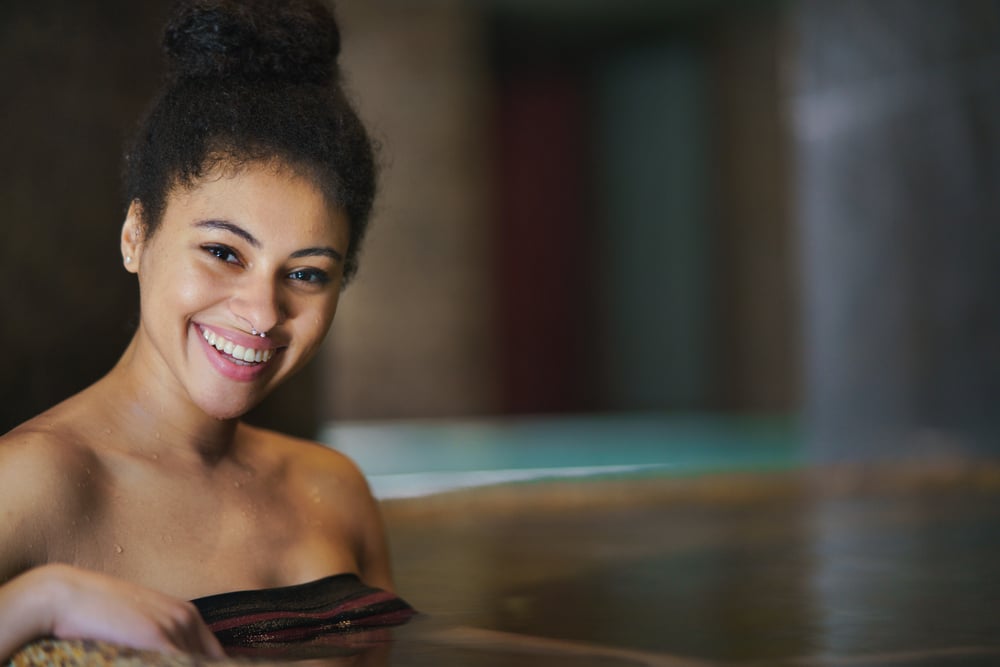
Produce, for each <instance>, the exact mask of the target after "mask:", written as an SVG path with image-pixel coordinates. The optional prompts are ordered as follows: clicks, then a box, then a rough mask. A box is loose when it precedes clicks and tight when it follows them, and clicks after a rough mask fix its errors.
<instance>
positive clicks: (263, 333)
mask: <svg viewBox="0 0 1000 667" xmlns="http://www.w3.org/2000/svg"><path fill="white" fill-rule="evenodd" d="M250 335H252V336H260V337H261V338H267V332H266V331H257V330H256V329H254V328H253V327H250Z"/></svg>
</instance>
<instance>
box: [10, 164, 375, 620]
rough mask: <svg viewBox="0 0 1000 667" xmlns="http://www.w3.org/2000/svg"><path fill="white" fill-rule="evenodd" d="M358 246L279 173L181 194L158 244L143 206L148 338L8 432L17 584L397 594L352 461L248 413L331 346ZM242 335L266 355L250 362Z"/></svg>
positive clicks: (313, 198) (137, 224) (134, 210)
mask: <svg viewBox="0 0 1000 667" xmlns="http://www.w3.org/2000/svg"><path fill="white" fill-rule="evenodd" d="M348 238H349V237H348V229H347V223H346V220H345V219H344V217H343V215H342V213H341V212H340V211H339V210H338V209H337V208H335V207H332V206H330V205H329V204H328V202H327V200H326V199H325V198H324V196H323V195H322V193H321V192H320V191H319V190H318V189H317V188H316V187H314V186H313V184H312V183H311V182H310V181H309V180H307V179H305V178H302V177H300V176H299V175H297V174H296V173H295V172H294V171H292V170H290V169H287V168H284V167H282V166H280V165H279V166H277V167H276V166H274V165H252V166H250V167H248V168H246V169H244V170H242V171H240V172H237V173H214V174H210V175H209V176H208V177H206V178H204V179H202V180H200V181H199V182H198V183H196V184H195V185H194V186H193V187H190V188H177V189H175V190H174V191H173V192H172V193H171V194H170V196H169V198H168V202H167V206H166V209H165V212H164V216H163V219H162V221H161V223H160V226H159V227H158V228H157V229H156V231H155V232H154V233H153V234H149V233H148V231H147V229H146V227H145V226H144V224H143V220H142V208H141V206H140V205H138V204H135V205H133V206H132V207H131V208H130V210H129V214H128V217H127V220H126V221H125V224H124V226H123V228H122V238H121V245H122V255H123V257H129V258H130V261H128V262H127V263H125V266H126V268H127V269H128V270H129V271H131V272H133V273H136V274H137V275H138V279H139V285H140V297H141V306H142V311H141V319H140V324H139V328H138V330H137V331H136V333H135V336H134V337H133V340H132V342H131V343H130V345H129V347H128V349H127V350H126V351H125V353H124V354H123V356H122V358H121V360H120V361H119V362H118V364H117V365H116V366H115V367H114V368H113V369H112V370H111V371H110V372H109V373H108V375H107V376H105V377H104V378H102V379H101V380H100V381H98V382H97V383H95V384H94V385H92V386H91V387H89V388H87V389H86V390H84V391H83V392H81V393H80V394H77V395H76V396H74V397H72V398H70V399H68V400H66V401H65V402H63V403H62V404H60V405H58V406H56V407H54V408H52V409H51V410H49V411H47V412H45V413H43V414H42V415H40V416H39V417H36V418H35V419H33V420H31V421H29V422H27V423H26V424H24V425H22V426H21V427H19V428H17V429H15V430H14V431H12V432H10V433H9V434H7V435H6V436H4V437H3V438H2V439H0V507H3V508H4V509H3V512H0V582H3V581H7V580H10V579H12V578H13V577H15V576H16V575H18V574H19V573H22V572H25V571H27V570H30V569H31V568H34V567H37V566H40V565H44V564H48V563H65V564H69V565H72V566H74V567H78V568H84V569H86V570H92V571H96V572H101V573H105V574H108V575H112V576H114V577H116V578H120V579H122V580H124V581H126V582H132V583H135V584H139V585H141V586H143V587H148V588H151V589H155V590H157V591H160V592H162V593H166V594H168V595H170V596H175V597H177V598H180V599H192V598H195V597H200V596H203V595H209V594H214V593H219V592H225V591H230V590H238V589H246V588H262V587H269V586H278V585H288V584H294V583H301V582H304V581H309V580H311V579H316V578H320V577H323V576H326V575H329V574H334V573H340V572H355V573H357V574H359V575H361V577H362V578H363V579H364V580H365V581H366V582H368V583H369V584H371V585H374V586H379V587H383V588H387V589H391V588H392V582H391V580H390V577H389V569H388V558H387V556H386V553H385V545H384V541H383V536H382V529H381V521H380V519H379V516H378V511H377V508H376V505H375V503H374V501H373V499H372V497H371V494H370V493H369V491H368V488H367V485H366V483H365V481H364V479H363V477H362V476H361V474H360V473H359V472H358V470H357V468H356V467H355V466H354V465H353V463H351V462H350V461H349V460H347V459H346V458H345V457H343V456H341V455H339V454H337V453H335V452H333V451H332V450H330V449H328V448H325V447H322V446H320V445H317V444H315V443H310V442H306V441H302V440H298V439H294V438H290V437H287V436H283V435H280V434H277V433H273V432H269V431H265V430H261V429H256V428H252V427H249V426H247V425H245V424H242V423H240V422H239V421H238V418H239V416H240V415H242V414H244V413H245V412H246V411H247V410H249V409H250V408H251V407H253V406H254V405H256V404H257V403H258V402H259V401H260V400H261V399H262V398H263V397H264V396H266V395H267V394H268V393H269V392H270V391H272V390H273V389H274V388H275V387H277V386H278V385H280V384H281V383H282V382H283V381H284V380H285V379H287V378H288V377H289V376H290V375H292V374H293V373H294V372H295V371H297V370H298V369H300V368H301V367H302V366H303V365H304V364H305V363H306V362H307V361H308V360H309V359H310V358H311V357H312V356H313V355H314V354H315V352H316V350H317V349H318V347H319V345H320V344H321V342H322V340H323V338H324V336H325V335H326V332H327V330H328V328H329V325H330V322H331V320H332V319H333V316H334V313H335V311H336V306H337V300H338V296H339V292H340V288H341V271H342V257H343V256H344V254H345V253H346V251H347V245H348ZM253 330H259V331H266V332H267V337H266V338H263V339H262V338H260V337H259V336H254V335H253V334H252V331H253ZM206 333H209V334H210V335H208V339H209V340H206ZM212 340H215V342H216V344H215V345H213V344H211V342H210V341H212ZM225 341H229V342H231V343H232V345H231V346H230V347H229V351H230V352H232V351H233V350H232V348H233V347H234V346H236V345H239V346H240V347H241V348H243V351H244V352H245V349H246V348H250V349H251V350H255V351H257V352H259V353H260V354H259V355H256V356H255V353H254V352H251V353H250V354H249V355H246V354H244V355H243V356H244V358H243V359H235V358H234V357H233V356H232V354H227V353H226V349H227V348H226V346H225ZM219 347H222V348H223V350H222V351H220V350H219V349H218V348H219ZM236 351H237V352H239V351H240V350H238V349H237V350H236ZM247 358H249V359H251V361H247V360H246V359H247ZM258 358H259V359H261V361H260V362H257V361H256V359H258ZM0 599H2V597H0ZM0 611H2V610H0Z"/></svg>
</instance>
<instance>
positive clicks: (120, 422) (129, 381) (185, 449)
mask: <svg viewBox="0 0 1000 667" xmlns="http://www.w3.org/2000/svg"><path fill="white" fill-rule="evenodd" d="M137 338H138V334H137V336H136V337H134V338H133V339H132V342H131V343H129V346H128V347H127V348H126V350H125V352H124V353H123V354H122V357H121V359H119V361H118V363H117V364H115V366H114V367H113V368H112V369H111V371H110V372H109V373H108V374H107V375H106V376H104V377H103V378H102V379H101V380H100V381H98V382H97V383H96V384H95V385H94V386H93V390H94V391H96V392H99V393H100V394H102V395H103V396H105V397H106V399H105V400H104V401H103V404H104V406H105V408H106V410H107V414H106V418H107V419H108V422H109V425H110V424H114V425H115V426H116V427H117V429H118V435H119V436H124V438H121V437H119V438H116V440H118V441H119V442H130V443H133V444H134V446H136V447H137V448H141V449H142V450H143V451H146V452H147V453H150V454H152V453H157V450H158V449H162V450H169V451H170V452H171V453H172V454H173V455H174V456H180V457H184V458H189V459H190V460H191V463H198V464H201V465H204V466H208V467H212V466H214V465H216V464H217V463H218V462H220V461H222V460H223V459H225V458H226V457H227V456H229V455H231V454H232V449H233V445H234V441H235V438H236V432H237V427H238V426H239V419H237V418H232V419H216V418H215V417H212V416H210V415H208V414H206V413H205V412H204V411H203V410H201V409H200V408H199V407H198V406H197V405H195V404H194V403H193V402H192V401H191V400H190V398H189V397H188V396H187V395H186V394H184V392H182V391H179V390H178V389H177V386H176V384H175V383H173V382H171V379H172V378H170V377H163V375H164V371H163V369H155V368H151V367H150V364H149V362H148V360H146V359H145V358H144V355H141V354H138V353H137V348H138V347H140V345H141V344H140V343H139V342H138V341H137Z"/></svg>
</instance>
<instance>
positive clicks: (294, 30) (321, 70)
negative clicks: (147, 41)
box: [163, 0, 340, 83]
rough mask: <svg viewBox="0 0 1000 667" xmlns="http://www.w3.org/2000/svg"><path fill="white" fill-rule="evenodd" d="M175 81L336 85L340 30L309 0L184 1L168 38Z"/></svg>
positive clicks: (166, 46) (166, 45)
mask: <svg viewBox="0 0 1000 667" xmlns="http://www.w3.org/2000/svg"><path fill="white" fill-rule="evenodd" d="M163 48H164V50H165V51H166V53H167V58H168V61H169V71H170V73H171V75H172V76H174V77H176V78H186V77H195V78H213V77H218V78H230V77H239V78H242V79H248V80H262V79H283V80H287V81H290V82H309V83H326V82H328V81H330V80H336V79H337V78H338V77H337V68H336V62H337V56H338V55H339V53H340V30H339V29H338V28H337V22H336V20H335V19H334V17H333V15H332V14H331V12H330V10H329V9H328V8H327V7H326V6H324V5H323V4H322V3H321V2H319V1H318V0H317V1H314V2H309V1H307V0H244V1H243V2H237V1H234V0H193V1H188V2H183V3H181V5H180V6H179V7H178V9H177V10H176V11H175V12H174V15H173V17H172V19H171V20H170V22H169V23H168V24H167V28H166V32H165V34H164V37H163Z"/></svg>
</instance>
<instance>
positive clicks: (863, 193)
mask: <svg viewBox="0 0 1000 667" xmlns="http://www.w3.org/2000/svg"><path fill="white" fill-rule="evenodd" d="M793 30H794V33H795V36H796V39H797V48H798V53H797V61H796V67H795V70H794V78H793V98H792V110H793V117H794V121H795V133H796V150H797V161H798V164H797V167H798V172H797V174H798V193H799V195H798V197H799V200H798V213H799V218H800V223H801V239H802V244H803V245H802V262H803V263H802V268H803V277H804V284H803V295H804V305H803V308H804V327H805V331H804V342H805V350H806V360H805V362H806V392H807V402H808V411H807V412H808V419H809V424H810V425H811V428H812V437H811V442H810V447H811V452H812V454H813V456H814V457H815V458H816V459H818V460H824V461H829V460H838V459H889V458H897V457H917V456H928V457H936V458H937V457H942V456H950V455H955V456H960V457H965V456H970V455H984V454H992V455H997V454H1000V438H997V437H996V436H997V435H1000V428H998V425H1000V410H998V408H997V406H998V405H1000V345H998V344H997V341H998V340H1000V308H998V307H997V300H996V289H997V285H998V284H1000V225H998V223H997V220H998V217H1000V188H998V185H1000V87H998V86H997V65H998V64H1000V3H998V2H995V1H986V0H969V1H968V2H960V3H950V2H938V1H937V0H905V1H901V0H804V1H803V2H801V3H799V4H798V5H797V7H796V9H795V15H794V22H793Z"/></svg>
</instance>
